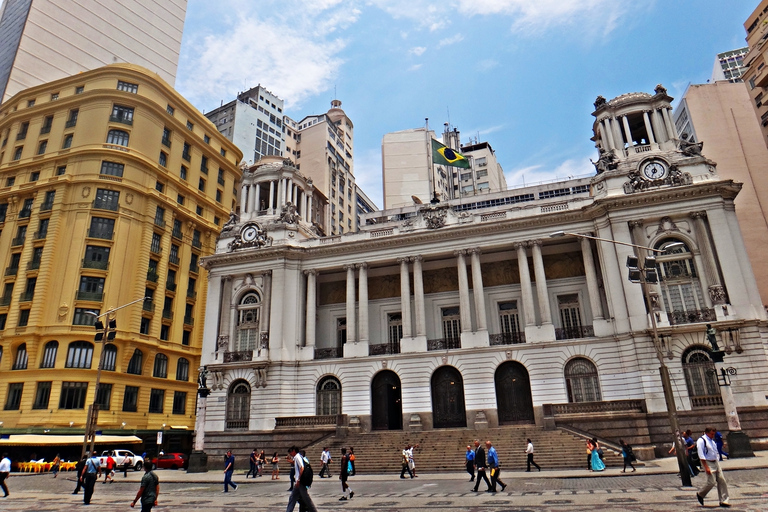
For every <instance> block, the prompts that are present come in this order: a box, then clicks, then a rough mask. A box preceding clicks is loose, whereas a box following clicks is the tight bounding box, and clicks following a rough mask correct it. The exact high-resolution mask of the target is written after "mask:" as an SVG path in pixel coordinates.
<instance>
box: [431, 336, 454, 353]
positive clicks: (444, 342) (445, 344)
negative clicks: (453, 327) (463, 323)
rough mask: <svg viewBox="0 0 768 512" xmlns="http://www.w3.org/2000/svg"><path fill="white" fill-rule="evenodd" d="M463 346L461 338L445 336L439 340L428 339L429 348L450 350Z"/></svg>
mask: <svg viewBox="0 0 768 512" xmlns="http://www.w3.org/2000/svg"><path fill="white" fill-rule="evenodd" d="M455 348H461V339H460V338H443V339H439V340H427V350H450V349H455Z"/></svg>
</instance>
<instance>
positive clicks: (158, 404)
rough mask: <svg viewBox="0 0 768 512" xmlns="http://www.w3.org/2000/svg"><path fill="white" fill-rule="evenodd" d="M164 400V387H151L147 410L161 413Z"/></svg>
mask: <svg viewBox="0 0 768 512" xmlns="http://www.w3.org/2000/svg"><path fill="white" fill-rule="evenodd" d="M164 401H165V390H164V389H153V390H151V391H150V392H149V412H151V413H158V414H159V413H162V412H163V402H164Z"/></svg>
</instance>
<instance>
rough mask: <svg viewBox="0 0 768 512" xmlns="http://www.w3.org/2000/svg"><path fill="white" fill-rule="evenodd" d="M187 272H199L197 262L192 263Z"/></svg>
mask: <svg viewBox="0 0 768 512" xmlns="http://www.w3.org/2000/svg"><path fill="white" fill-rule="evenodd" d="M189 271H190V272H193V273H195V274H197V273H198V272H200V266H199V264H198V263H197V262H193V263H190V264H189Z"/></svg>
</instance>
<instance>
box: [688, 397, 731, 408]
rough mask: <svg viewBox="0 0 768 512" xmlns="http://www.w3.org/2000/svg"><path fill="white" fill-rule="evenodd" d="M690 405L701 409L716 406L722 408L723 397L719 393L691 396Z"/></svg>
mask: <svg viewBox="0 0 768 512" xmlns="http://www.w3.org/2000/svg"><path fill="white" fill-rule="evenodd" d="M691 407H692V408H694V409H701V408H704V407H717V408H719V409H720V410H722V408H723V398H722V397H721V396H720V395H709V396H692V397H691Z"/></svg>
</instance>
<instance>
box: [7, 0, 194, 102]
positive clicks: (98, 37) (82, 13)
mask: <svg viewBox="0 0 768 512" xmlns="http://www.w3.org/2000/svg"><path fill="white" fill-rule="evenodd" d="M186 10H187V1H186V0H163V1H162V2H157V1H154V0H109V1H108V2H104V1H100V0H79V1H77V2H72V1H71V0H34V1H33V0H3V2H2V5H0V103H2V102H4V101H6V100H8V99H9V98H10V97H11V96H13V95H15V94H17V93H18V92H20V91H22V90H24V89H27V88H29V87H33V86H36V85H40V84H44V83H47V82H51V81H53V80H58V79H60V78H64V77H68V76H71V75H74V74H76V73H79V72H81V71H87V70H89V69H95V68H98V67H101V66H105V65H107V64H113V63H116V62H128V63H132V64H138V65H141V66H143V67H145V68H147V69H149V70H150V71H151V72H153V73H157V74H158V75H160V78H162V79H163V80H164V81H166V82H168V83H169V84H171V85H173V84H174V82H175V81H176V69H177V67H178V62H179V50H180V48H181V34H182V30H183V29H184V17H185V15H186Z"/></svg>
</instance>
